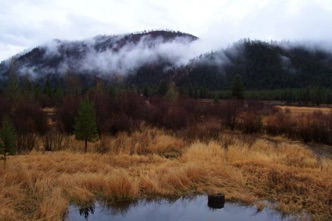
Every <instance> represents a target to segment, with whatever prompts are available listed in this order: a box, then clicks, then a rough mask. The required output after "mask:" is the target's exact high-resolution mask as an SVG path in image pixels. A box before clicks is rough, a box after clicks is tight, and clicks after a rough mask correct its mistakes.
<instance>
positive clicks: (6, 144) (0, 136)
mask: <svg viewBox="0 0 332 221" xmlns="http://www.w3.org/2000/svg"><path fill="white" fill-rule="evenodd" d="M16 141H17V135H16V131H15V129H14V127H13V125H12V124H11V122H10V119H9V117H8V116H7V115H5V116H4V117H3V120H2V126H1V130H0V153H1V155H2V156H1V157H0V160H4V162H6V160H7V153H9V154H15V152H16V150H15V147H16Z"/></svg>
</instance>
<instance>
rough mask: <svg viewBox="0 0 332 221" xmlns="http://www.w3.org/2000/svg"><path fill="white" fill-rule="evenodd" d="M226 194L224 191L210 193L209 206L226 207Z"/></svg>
mask: <svg viewBox="0 0 332 221" xmlns="http://www.w3.org/2000/svg"><path fill="white" fill-rule="evenodd" d="M224 204H225V195H224V194H223V193H217V194H209V195H208V206H209V207H211V208H214V209H221V208H224Z"/></svg>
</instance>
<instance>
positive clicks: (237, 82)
mask: <svg viewBox="0 0 332 221" xmlns="http://www.w3.org/2000/svg"><path fill="white" fill-rule="evenodd" d="M232 97H233V98H236V99H239V100H243V99H244V87H243V82H242V78H241V75H238V74H237V75H235V77H234V81H233V85H232Z"/></svg>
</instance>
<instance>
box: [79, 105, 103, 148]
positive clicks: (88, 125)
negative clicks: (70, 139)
mask: <svg viewBox="0 0 332 221" xmlns="http://www.w3.org/2000/svg"><path fill="white" fill-rule="evenodd" d="M74 135H75V139H76V140H84V142H85V146H84V152H85V153H86V152H87V149H88V141H89V142H95V141H97V140H98V139H99V136H98V131H97V123H96V109H95V108H94V105H93V103H91V102H90V101H89V100H88V99H85V100H83V101H81V103H80V106H79V108H78V114H77V116H76V117H75V125H74Z"/></svg>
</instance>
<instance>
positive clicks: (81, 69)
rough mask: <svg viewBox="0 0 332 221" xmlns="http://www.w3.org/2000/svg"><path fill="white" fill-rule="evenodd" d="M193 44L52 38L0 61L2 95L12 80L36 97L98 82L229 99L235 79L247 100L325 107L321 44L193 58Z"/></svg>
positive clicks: (327, 58) (330, 97) (176, 39)
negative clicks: (30, 90) (29, 88)
mask: <svg viewBox="0 0 332 221" xmlns="http://www.w3.org/2000/svg"><path fill="white" fill-rule="evenodd" d="M196 41H199V39H198V38H197V37H195V36H193V35H190V34H185V33H182V32H172V31H152V32H142V33H136V34H128V35H121V36H97V37H95V38H93V39H92V40H86V41H77V42H66V41H59V40H57V41H54V42H52V43H48V44H46V45H44V46H40V47H37V48H35V49H33V50H31V51H29V52H27V53H22V54H20V55H17V56H14V57H13V58H12V59H11V60H7V61H4V62H2V63H1V65H0V79H1V82H0V86H1V90H2V91H3V90H5V88H6V87H7V86H8V85H9V82H10V80H9V79H10V76H12V77H13V75H14V76H15V78H16V79H17V81H18V83H19V85H20V86H21V87H26V86H27V85H32V86H33V87H34V88H35V89H36V88H37V89H38V90H39V92H38V93H40V91H48V93H49V94H54V93H57V94H66V93H68V92H66V91H67V90H69V88H71V89H70V90H76V92H77V93H81V92H83V91H87V90H89V89H90V88H92V87H94V86H95V85H96V82H100V81H101V82H103V84H104V85H105V86H106V87H112V88H121V89H130V90H136V91H137V92H139V93H143V94H144V95H146V96H152V95H156V94H159V95H165V94H166V92H167V90H168V89H169V88H173V89H176V90H177V91H178V93H180V94H182V95H184V96H189V97H194V98H229V97H230V96H231V94H230V90H231V88H232V83H233V80H234V77H235V76H236V75H238V76H240V77H241V80H242V82H243V85H244V90H245V97H246V98H247V99H261V100H284V101H285V100H286V101H289V102H293V101H294V102H301V103H303V104H320V103H331V101H332V91H331V89H330V87H331V85H332V53H331V51H329V50H328V49H326V48H325V49H324V47H323V46H322V45H318V44H317V45H316V46H313V45H311V46H308V45H305V44H299V43H298V44H295V43H292V42H264V41H259V40H250V39H244V40H241V41H239V42H236V43H234V44H233V45H232V46H229V47H228V48H225V49H220V50H216V51H212V52H209V53H205V54H201V55H199V56H196V57H195V56H194V55H193V54H191V53H192V50H190V47H192V45H193V44H194V43H193V42H196ZM184 57H186V58H191V59H190V60H189V59H188V61H187V62H185V59H184ZM73 88H74V89H73Z"/></svg>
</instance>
